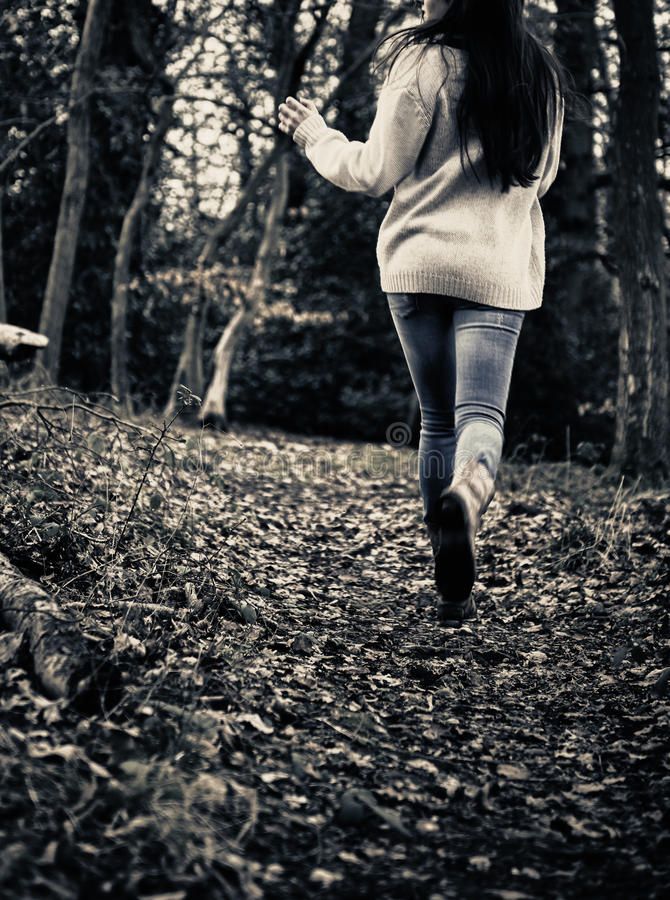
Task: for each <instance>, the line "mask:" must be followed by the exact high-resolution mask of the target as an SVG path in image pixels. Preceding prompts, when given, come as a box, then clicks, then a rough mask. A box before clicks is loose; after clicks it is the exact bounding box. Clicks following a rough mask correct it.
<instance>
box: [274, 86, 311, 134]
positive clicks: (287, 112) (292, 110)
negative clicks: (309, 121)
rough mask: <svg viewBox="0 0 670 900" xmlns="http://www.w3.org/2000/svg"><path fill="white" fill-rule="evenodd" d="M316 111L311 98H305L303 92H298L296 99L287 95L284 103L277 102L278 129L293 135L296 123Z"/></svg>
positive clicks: (298, 123) (299, 122)
mask: <svg viewBox="0 0 670 900" xmlns="http://www.w3.org/2000/svg"><path fill="white" fill-rule="evenodd" d="M318 111H319V110H318V109H317V108H316V106H315V104H314V103H313V102H312V101H311V100H306V99H305V96H304V94H298V99H297V100H296V99H295V97H287V98H286V103H280V104H279V130H280V131H283V132H284V134H288V135H291V136H293V132H294V131H295V130H296V128H297V127H298V125H300V124H301V123H302V122H304V121H305V119H306V118H307V117H308V116H311V115H313V113H318Z"/></svg>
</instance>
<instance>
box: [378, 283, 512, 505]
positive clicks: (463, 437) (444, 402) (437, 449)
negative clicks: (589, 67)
mask: <svg viewBox="0 0 670 900" xmlns="http://www.w3.org/2000/svg"><path fill="white" fill-rule="evenodd" d="M387 299H388V304H389V309H390V310H391V316H392V318H393V323H394V325H395V328H396V331H397V332H398V337H399V338H400V343H401V344H402V349H403V352H404V354H405V359H406V361H407V367H408V368H409V373H410V376H411V378H412V383H413V384H414V389H415V390H416V393H417V396H418V398H419V408H420V410H421V434H420V438H419V483H420V486H421V494H422V497H423V511H424V522H429V521H432V520H433V518H434V514H435V511H436V508H437V503H438V500H439V496H440V494H441V492H442V490H443V489H444V488H445V487H448V485H449V484H450V483H451V480H452V478H453V475H454V472H455V471H456V470H458V469H459V468H460V467H461V466H462V465H464V464H465V463H467V462H468V461H469V460H470V459H471V458H472V457H473V456H474V457H476V458H477V459H478V460H480V461H481V462H483V463H485V465H486V466H487V467H488V469H489V471H490V472H491V475H492V476H493V477H494V478H495V477H496V474H497V471H498V465H499V463H500V458H501V456H502V449H503V441H504V427H505V410H506V408H507V397H508V394H509V386H510V381H511V378H512V367H513V365H514V354H515V352H516V345H517V340H518V337H519V333H520V332H521V326H522V324H523V318H524V313H523V312H521V311H517V310H511V309H498V308H496V307H493V306H484V305H483V304H477V303H472V302H471V301H469V300H461V299H459V298H458V297H448V296H444V295H439V294H408V293H405V294H387Z"/></svg>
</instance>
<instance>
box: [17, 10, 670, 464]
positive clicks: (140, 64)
mask: <svg viewBox="0 0 670 900" xmlns="http://www.w3.org/2000/svg"><path fill="white" fill-rule="evenodd" d="M409 6H410V4H403V3H402V2H387V0H360V2H358V0H303V2H300V0H282V2H281V3H278V2H275V3H270V2H263V0H254V2H251V3H245V4H234V3H232V2H227V0H221V2H218V3H204V2H203V3H201V2H199V0H188V2H178V0H163V2H157V0H155V2H150V0H142V2H140V3H130V2H126V0H96V2H95V3H93V2H90V3H85V2H77V0H71V2H64V3H56V2H49V0H47V2H40V3H37V2H29V0H6V3H5V4H4V5H3V10H2V13H1V25H2V28H1V29H0V75H1V77H2V85H3V90H2V94H1V96H0V210H1V216H0V232H1V239H0V316H1V317H2V318H3V319H6V321H8V322H10V323H12V324H15V325H20V326H23V327H27V328H30V329H32V330H40V331H42V332H43V333H44V334H46V335H47V336H48V337H49V345H48V347H47V348H46V349H45V350H44V351H42V353H41V357H40V359H39V360H38V365H37V369H36V373H37V377H38V379H39V378H40V377H44V376H45V375H46V376H47V377H49V378H50V379H52V380H59V381H60V383H62V384H67V385H69V386H71V387H74V388H77V389H82V390H85V391H93V392H95V391H108V390H111V391H112V393H113V394H114V395H116V396H117V398H118V399H119V401H120V402H121V403H122V404H123V405H125V406H126V407H127V408H131V407H134V408H135V409H137V410H138V411H139V410H142V409H153V410H164V411H165V412H166V413H170V412H172V411H173V410H174V409H175V403H176V398H177V394H178V391H179V385H186V386H187V387H188V388H189V389H190V390H191V391H193V393H195V394H196V395H198V396H200V397H202V398H203V399H204V403H203V405H202V406H201V407H199V408H195V407H194V408H193V410H192V415H193V416H194V417H199V418H200V419H201V420H203V421H209V422H213V423H216V424H219V425H226V424H227V423H234V422H235V421H238V422H242V421H246V422H256V423H259V424H263V423H265V424H269V425H277V426H280V427H283V428H287V429H289V430H292V431H298V432H307V433H316V434H324V435H328V434H330V435H335V436H341V437H352V438H363V439H367V440H383V439H384V435H385V433H386V429H387V428H388V426H389V424H390V423H391V422H394V421H399V420H402V419H403V418H407V417H409V419H410V420H412V416H413V412H412V409H411V404H410V401H411V397H412V392H411V386H410V383H409V381H408V376H407V374H406V372H405V369H404V364H403V362H402V359H401V356H400V351H399V348H398V346H397V343H396V340H395V335H394V334H393V332H392V326H391V322H390V318H389V316H388V313H387V310H386V305H385V300H384V298H383V295H382V294H381V292H380V290H379V287H378V280H377V278H378V276H377V271H376V262H375V254H374V248H375V239H376V232H377V228H378V225H379V222H380V220H381V217H382V216H383V214H384V211H385V209H386V206H387V204H388V202H389V199H388V197H387V198H381V199H379V200H376V199H372V198H368V197H363V196H361V195H353V194H345V193H344V192H341V191H337V190H336V189H334V188H332V186H330V185H328V184H326V183H325V182H323V181H322V180H321V179H319V178H318V176H316V175H315V173H314V172H313V171H312V170H311V167H310V166H309V165H308V164H307V162H306V161H305V160H304V159H302V157H301V154H300V153H299V152H298V151H297V149H296V148H295V147H294V146H293V145H292V144H291V142H290V141H289V140H288V139H287V138H286V137H285V136H283V135H281V133H280V132H278V131H277V129H276V117H275V110H276V106H277V103H278V102H279V101H280V100H281V99H282V98H283V97H284V96H286V94H288V93H295V92H296V90H303V91H305V92H306V93H307V94H308V95H309V96H311V97H313V98H314V100H315V101H316V102H317V104H318V105H319V106H320V107H321V108H322V109H323V111H324V114H325V115H326V118H327V120H328V121H329V122H330V123H331V124H333V125H334V126H336V127H339V128H341V129H342V130H343V131H345V133H347V135H348V136H349V137H351V138H352V139H365V137H366V134H367V129H368V128H369V125H370V122H371V117H372V114H373V111H374V101H375V91H376V90H377V86H378V76H375V75H373V74H372V72H371V69H370V65H369V57H370V52H371V49H372V47H373V45H374V42H375V40H376V39H378V38H379V37H380V35H381V34H382V33H383V32H384V31H386V30H388V29H391V28H393V27H396V26H399V25H401V24H402V23H403V20H405V21H407V22H409V21H410V18H411V16H412V15H413V13H412V12H411V10H409V9H408V7H409ZM529 15H530V16H531V17H532V19H533V22H534V25H535V27H536V30H537V31H538V33H539V34H540V35H541V36H542V37H543V38H544V40H546V41H547V42H548V43H550V44H551V45H553V47H554V49H555V51H556V53H557V54H558V55H559V56H560V57H561V58H562V59H563V61H564V62H565V63H566V65H567V66H568V68H569V69H570V71H571V73H572V76H573V79H574V87H575V89H576V91H577V92H578V94H579V96H580V98H581V102H578V103H576V104H575V106H574V109H573V111H572V114H571V116H570V117H569V120H568V123H567V127H566V132H565V139H564V150H563V163H562V167H561V172H560V174H559V178H558V181H557V183H556V185H555V187H554V189H553V191H552V192H551V193H550V195H549V196H548V197H547V199H546V202H545V206H544V209H545V218H546V221H547V229H548V245H547V258H548V277H547V287H546V295H545V303H544V306H543V308H542V309H541V310H539V311H537V312H535V313H533V314H531V315H530V316H528V317H527V324H526V326H525V331H524V333H523V334H522V338H521V343H520V348H519V356H518V362H517V369H516V372H515V378H514V383H513V387H512V395H511V398H510V406H509V427H508V438H507V452H508V453H515V454H516V455H517V456H519V457H521V458H527V459H535V458H539V457H544V458H549V459H558V458H565V457H566V455H567V456H569V457H572V456H574V455H575V454H576V455H577V456H578V457H579V458H582V459H583V460H584V461H586V462H608V461H609V460H610V459H611V460H612V462H613V463H614V464H615V465H616V466H617V467H618V468H620V469H622V470H627V471H631V472H634V471H642V470H645V471H666V470H667V463H668V461H667V455H666V454H667V450H666V448H667V444H668V441H667V434H668V431H667V428H668V424H667V415H668V413H667V406H668V403H667V378H668V375H667V315H666V311H665V310H666V298H665V280H666V276H667V258H668V230H667V225H666V224H665V218H664V217H665V216H666V214H667V185H668V164H667V155H668V153H667V143H668V127H669V126H668V84H667V83H666V81H664V80H662V79H661V73H663V75H664V76H665V73H666V71H667V65H665V63H666V62H667V56H668V10H667V4H666V2H665V0H657V2H656V3H655V4H654V3H653V2H652V0H648V2H646V3H644V4H643V3H639V4H635V5H634V6H630V7H629V5H627V4H618V3H616V2H614V3H608V2H603V0H556V2H555V3H552V2H549V0H546V2H545V0H535V2H531V3H530V4H529ZM40 373H41V374H40ZM617 414H618V417H617ZM415 418H416V416H415V411H414V420H413V424H414V425H415V426H416V421H415ZM415 430H416V429H415Z"/></svg>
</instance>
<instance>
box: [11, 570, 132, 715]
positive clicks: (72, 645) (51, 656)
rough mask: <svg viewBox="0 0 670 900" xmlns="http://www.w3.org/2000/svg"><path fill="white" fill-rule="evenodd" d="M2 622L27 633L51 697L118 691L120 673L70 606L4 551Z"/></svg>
mask: <svg viewBox="0 0 670 900" xmlns="http://www.w3.org/2000/svg"><path fill="white" fill-rule="evenodd" d="M0 621H1V622H2V624H3V625H4V626H5V627H6V628H8V629H11V630H12V631H16V632H19V633H22V634H23V635H24V638H25V641H26V646H27V649H28V651H29V653H30V656H31V658H32V662H33V668H34V671H35V676H36V678H37V680H38V681H39V683H40V685H41V687H42V690H43V691H44V692H45V693H46V694H47V695H48V696H49V697H52V698H54V699H55V698H68V699H73V698H75V697H79V698H81V697H87V698H88V699H89V700H90V699H92V698H93V697H94V696H100V695H101V694H104V693H106V692H107V691H109V690H117V689H118V685H119V677H118V672H117V671H116V669H115V667H114V666H113V665H112V664H111V663H110V662H109V661H108V660H105V659H102V658H101V655H100V653H99V651H98V649H97V645H96V644H95V642H94V641H92V640H90V639H89V638H86V637H85V636H84V635H83V634H82V632H81V629H80V628H79V625H78V623H77V621H76V619H74V618H73V617H72V616H71V615H70V614H69V613H68V612H67V610H64V609H62V608H61V607H59V605H58V604H57V603H56V601H55V600H54V599H53V598H52V597H51V596H50V595H49V594H48V593H47V592H46V591H45V590H44V589H43V588H42V587H41V586H40V585H39V584H37V583H36V582H35V581H32V580H31V579H30V578H27V577H26V576H25V575H23V574H22V573H21V572H19V571H18V569H16V568H15V567H14V566H13V565H12V563H11V562H10V560H9V559H8V558H7V557H6V556H5V555H4V554H2V553H0Z"/></svg>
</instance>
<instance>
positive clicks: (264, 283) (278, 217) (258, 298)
mask: <svg viewBox="0 0 670 900" xmlns="http://www.w3.org/2000/svg"><path fill="white" fill-rule="evenodd" d="M287 201H288V157H287V156H286V154H284V155H283V156H282V157H281V158H280V160H279V162H278V163H277V176H276V181H275V184H274V188H273V191H272V200H271V203H270V210H269V212H268V216H267V219H266V221H265V229H264V231H263V238H262V240H261V244H260V247H259V250H258V255H257V256H256V262H255V264H254V269H253V272H252V275H251V279H250V281H249V287H248V290H247V293H246V301H245V304H244V306H243V307H242V308H241V309H238V310H237V311H236V312H235V314H234V315H233V317H232V319H231V320H230V322H228V324H227V325H226V327H225V329H224V330H223V333H222V335H221V337H220V338H219V341H218V343H217V345H216V349H215V351H214V374H213V376H212V380H211V382H210V384H209V387H208V388H207V393H206V394H205V399H204V401H203V404H202V409H201V411H200V418H201V420H202V422H204V423H206V424H214V425H217V426H219V427H224V428H225V427H226V425H227V420H226V399H227V395H228V384H229V381H230V368H231V365H232V362H233V357H234V355H235V350H236V348H237V346H238V343H239V340H240V338H241V336H242V334H243V333H244V330H245V328H246V327H247V326H248V325H250V324H251V322H253V320H254V316H255V315H256V312H257V311H258V308H259V306H261V304H262V303H263V302H264V300H265V296H266V293H267V288H268V284H269V282H270V277H271V275H272V263H273V261H274V255H275V250H276V247H277V241H278V238H279V232H280V229H281V223H282V219H283V217H284V212H285V211H286V203H287Z"/></svg>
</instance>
